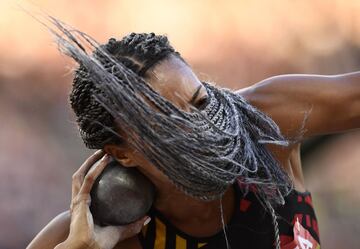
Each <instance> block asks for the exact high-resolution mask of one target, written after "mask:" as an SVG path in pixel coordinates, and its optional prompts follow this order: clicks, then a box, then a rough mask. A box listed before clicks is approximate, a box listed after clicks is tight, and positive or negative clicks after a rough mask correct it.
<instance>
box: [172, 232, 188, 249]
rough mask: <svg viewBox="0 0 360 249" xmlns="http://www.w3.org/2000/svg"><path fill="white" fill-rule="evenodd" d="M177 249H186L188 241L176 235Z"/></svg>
mask: <svg viewBox="0 0 360 249" xmlns="http://www.w3.org/2000/svg"><path fill="white" fill-rule="evenodd" d="M175 249H186V240H185V239H183V238H181V237H180V236H178V235H176V247H175Z"/></svg>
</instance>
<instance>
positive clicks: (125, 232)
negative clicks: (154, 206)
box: [118, 216, 151, 240]
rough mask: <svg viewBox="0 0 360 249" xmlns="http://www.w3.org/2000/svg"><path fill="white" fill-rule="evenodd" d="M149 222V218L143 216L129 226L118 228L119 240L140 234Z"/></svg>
mask: <svg viewBox="0 0 360 249" xmlns="http://www.w3.org/2000/svg"><path fill="white" fill-rule="evenodd" d="M150 220H151V218H150V217H148V216H145V217H143V218H141V219H139V220H137V221H135V222H133V223H131V224H129V225H126V226H119V227H118V231H119V234H120V239H121V240H124V239H127V238H130V237H133V236H135V235H136V234H138V233H140V232H141V229H142V228H143V226H146V225H147V224H148V223H149V222H150Z"/></svg>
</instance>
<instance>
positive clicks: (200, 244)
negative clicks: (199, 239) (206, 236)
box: [197, 243, 207, 248]
mask: <svg viewBox="0 0 360 249" xmlns="http://www.w3.org/2000/svg"><path fill="white" fill-rule="evenodd" d="M206 244H207V243H198V247H197V248H200V247H202V246H204V245H206Z"/></svg>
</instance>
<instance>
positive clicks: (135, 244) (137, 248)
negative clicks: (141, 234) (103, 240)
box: [114, 236, 142, 249]
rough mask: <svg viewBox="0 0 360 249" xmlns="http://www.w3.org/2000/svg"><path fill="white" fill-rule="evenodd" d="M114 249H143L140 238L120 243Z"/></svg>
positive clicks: (135, 237)
mask: <svg viewBox="0 0 360 249" xmlns="http://www.w3.org/2000/svg"><path fill="white" fill-rule="evenodd" d="M114 249H142V246H141V244H140V241H139V238H138V237H137V236H134V237H131V238H129V239H126V240H123V241H120V242H119V243H117V244H116V246H115V247H114Z"/></svg>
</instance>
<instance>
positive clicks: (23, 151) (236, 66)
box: [0, 0, 360, 249]
mask: <svg viewBox="0 0 360 249" xmlns="http://www.w3.org/2000/svg"><path fill="white" fill-rule="evenodd" d="M32 3H33V4H35V5H37V6H38V7H39V8H40V9H42V10H45V11H46V12H48V13H49V14H51V15H54V16H56V17H58V18H60V19H61V20H63V21H65V22H67V23H69V24H71V25H72V26H74V27H76V28H78V29H80V30H82V31H84V32H86V33H88V34H90V35H91V36H92V37H94V38H95V39H96V40H98V41H99V42H101V43H103V42H106V41H107V39H108V38H110V37H116V38H121V37H122V36H123V35H125V34H127V33H129V32H133V31H134V32H155V33H158V34H167V35H168V37H169V39H170V41H171V43H172V44H173V46H174V47H175V48H176V49H177V50H178V51H179V52H180V53H181V54H182V56H183V57H184V58H185V59H186V60H187V61H188V62H189V64H191V65H192V66H193V68H194V69H195V71H196V72H197V73H198V75H199V76H200V78H202V79H204V80H211V81H214V82H216V83H217V84H218V85H221V86H226V87H229V88H232V89H238V88H242V87H246V86H249V85H251V84H254V83H256V82H258V81H260V80H262V79H264V78H267V77H270V76H273V75H278V74H289V73H314V74H339V73H346V72H351V71H357V70H360V16H359V14H358V13H359V11H360V1H357V0H347V1H341V0H312V1H298V0H294V1H287V0H273V1H267V0H251V1H250V0H246V1H236V0H231V1H230V0H229V1H213V0H200V1H190V0H182V1H165V0H153V1H145V0H144V1H141V0H133V1H125V0H120V1H115V0H113V1H111V0H103V1H100V0H99V1H91V2H89V1H85V0H78V1H70V0H62V1H45V0H42V1H41V0H32ZM20 6H25V7H26V8H27V6H28V5H26V3H22V4H21V5H20ZM20 6H19V5H17V4H14V2H13V1H7V0H1V1H0V117H1V119H0V179H1V180H0V248H1V249H20V248H24V247H25V246H26V245H27V244H28V243H29V241H30V240H31V239H32V238H33V237H34V235H35V234H36V233H37V232H39V230H40V229H41V228H42V227H43V226H44V225H45V224H46V223H47V222H48V221H49V220H50V219H51V218H52V217H54V216H55V215H56V214H58V213H60V212H61V211H64V210H66V209H68V207H69V198H70V190H71V175H72V174H73V172H74V171H75V170H76V169H77V168H78V167H79V166H80V164H81V163H82V161H83V160H84V159H86V158H87V156H88V155H89V154H90V153H91V151H89V150H87V149H86V148H85V147H84V146H83V144H82V142H81V140H80V138H79V135H78V131H77V127H76V123H75V118H74V116H73V114H72V112H71V109H70V107H69V104H68V92H69V91H70V89H71V80H72V70H73V67H74V66H75V65H74V64H73V63H72V62H71V61H70V60H69V59H67V58H66V57H65V56H63V55H61V54H60V53H59V52H58V51H57V47H56V43H55V42H54V41H53V40H52V37H51V35H50V33H49V32H48V31H47V30H46V28H44V27H43V26H42V25H41V24H40V23H38V22H37V21H35V20H34V19H33V18H32V17H30V16H29V15H28V14H26V13H25V12H24V11H22V10H21V7H20ZM31 8H32V7H31ZM36 9H37V8H36ZM36 11H39V10H36ZM36 11H35V12H36ZM359 83H360V82H359ZM359 88H360V84H359ZM344 111H346V110H344ZM334 115H336V113H334ZM317 139H319V138H317ZM316 141H317V140H316V139H315V140H311V141H308V142H307V144H308V145H309V146H310V145H311V144H315V145H316V146H311V147H309V148H311V149H308V150H306V153H304V155H303V156H304V168H305V180H306V183H307V188H308V189H309V190H310V191H311V192H312V194H313V198H314V204H315V207H316V211H317V215H318V219H319V226H320V234H321V240H322V245H323V248H327V249H338V248H347V249H355V248H360V238H358V234H359V233H360V194H359V191H357V190H358V189H359V187H360V182H359V178H360V133H359V132H356V131H353V132H350V133H346V134H338V135H336V136H331V137H329V138H327V139H325V140H324V141H323V142H321V143H315V142H316Z"/></svg>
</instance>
